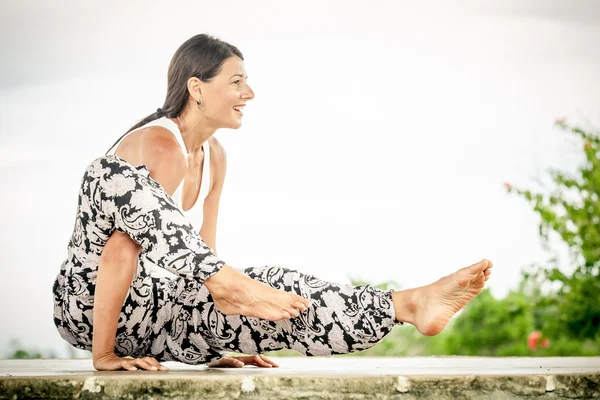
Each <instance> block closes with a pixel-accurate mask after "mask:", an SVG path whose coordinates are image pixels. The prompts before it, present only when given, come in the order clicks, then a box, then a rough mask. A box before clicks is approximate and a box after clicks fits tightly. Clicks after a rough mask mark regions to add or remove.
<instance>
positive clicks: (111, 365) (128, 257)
mask: <svg viewBox="0 0 600 400" xmlns="http://www.w3.org/2000/svg"><path fill="white" fill-rule="evenodd" d="M161 129H164V128H161ZM142 137H143V138H144V140H143V142H142V143H139V144H137V146H136V148H135V150H134V151H127V148H124V149H120V151H119V152H118V153H117V155H118V156H119V157H121V158H123V159H124V160H125V161H127V162H129V163H130V164H133V165H140V164H144V165H146V167H147V168H148V170H149V171H150V176H151V177H152V179H154V180H155V181H157V182H158V183H160V184H161V185H162V186H163V188H164V189H165V191H167V193H169V195H172V194H173V192H174V191H175V189H176V188H177V186H178V185H179V182H180V181H181V180H182V179H183V175H184V174H185V165H186V164H185V159H184V158H183V156H182V155H181V150H180V149H179V144H177V142H176V141H175V139H174V138H173V135H172V134H171V133H169V132H166V133H165V132H162V133H161V132H160V131H158V132H157V131H156V130H154V131H151V130H150V129H149V130H148V132H144V136H142ZM132 150H133V149H132ZM141 251H142V247H141V246H139V245H138V244H137V243H135V242H134V241H133V240H132V239H131V238H130V237H129V236H127V234H125V233H123V232H119V231H115V232H114V233H113V234H112V235H111V236H110V238H109V239H108V241H107V242H106V244H105V245H104V248H103V249H102V255H101V256H100V263H99V265H98V275H97V278H96V290H95V295H94V311H93V313H94V314H93V315H94V325H93V339H92V360H93V364H94V367H95V368H96V369H98V370H114V369H119V368H125V369H135V367H136V366H137V367H140V368H143V369H151V367H152V366H155V367H157V369H161V368H160V365H159V364H158V363H157V362H156V360H153V359H151V358H144V359H139V360H135V362H133V361H124V360H123V359H121V358H119V357H117V356H115V354H114V346H115V335H116V332H117V321H118V319H119V314H120V312H121V307H122V306H123V302H124V301H125V296H126V295H127V291H128V290H129V287H130V286H131V282H132V280H133V276H134V274H135V269H136V267H137V260H138V256H139V254H140V253H141Z"/></svg>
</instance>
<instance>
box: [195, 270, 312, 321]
mask: <svg viewBox="0 0 600 400" xmlns="http://www.w3.org/2000/svg"><path fill="white" fill-rule="evenodd" d="M204 285H205V286H206V288H207V289H208V291H209V292H210V294H211V296H212V298H213V301H214V302H215V306H216V307H217V309H218V310H219V311H221V312H222V313H223V314H225V315H245V316H247V317H256V318H262V319H266V320H269V321H278V320H281V319H290V318H292V317H297V316H298V315H299V311H298V310H300V311H304V310H305V309H307V308H308V307H310V301H309V300H308V299H306V298H304V297H302V296H298V295H297V294H295V293H289V292H284V291H283V290H278V289H275V288H272V287H271V286H269V285H266V284H264V283H262V282H259V281H257V280H254V279H252V278H250V277H248V276H247V275H245V274H243V273H241V272H240V271H238V270H236V269H234V268H231V267H230V266H228V265H225V266H224V267H223V268H221V270H220V271H219V272H217V273H216V274H214V275H213V276H211V277H210V278H208V279H207V280H205V281H204Z"/></svg>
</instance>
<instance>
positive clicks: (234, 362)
mask: <svg viewBox="0 0 600 400" xmlns="http://www.w3.org/2000/svg"><path fill="white" fill-rule="evenodd" d="M244 365H256V366H257V367H261V368H272V367H275V368H279V365H277V364H276V363H275V362H274V361H271V360H269V359H268V358H267V357H265V356H263V355H261V354H257V355H255V356H235V357H233V356H231V357H223V358H221V359H220V360H217V361H213V362H211V363H210V364H208V366H209V367H214V368H232V367H233V368H242V367H243V366H244Z"/></svg>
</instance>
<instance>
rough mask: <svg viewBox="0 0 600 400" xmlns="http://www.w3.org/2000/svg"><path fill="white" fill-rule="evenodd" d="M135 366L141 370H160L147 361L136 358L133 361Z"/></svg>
mask: <svg viewBox="0 0 600 400" xmlns="http://www.w3.org/2000/svg"><path fill="white" fill-rule="evenodd" d="M133 364H134V365H135V366H136V367H139V368H141V369H144V370H146V371H156V370H157V369H158V368H156V367H155V366H154V365H152V364H150V363H148V362H147V361H144V359H142V358H136V359H134V360H133Z"/></svg>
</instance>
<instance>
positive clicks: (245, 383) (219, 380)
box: [0, 374, 600, 400]
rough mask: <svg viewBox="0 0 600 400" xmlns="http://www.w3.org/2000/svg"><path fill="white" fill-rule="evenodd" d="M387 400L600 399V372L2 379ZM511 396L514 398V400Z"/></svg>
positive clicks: (45, 385)
mask: <svg viewBox="0 0 600 400" xmlns="http://www.w3.org/2000/svg"><path fill="white" fill-rule="evenodd" d="M374 393H376V394H377V395H378V396H379V397H382V398H391V397H394V398H402V397H406V398H413V397H421V396H423V397H431V398H439V399H444V398H457V397H464V396H465V395H471V396H472V395H474V394H480V395H486V396H492V395H493V394H502V395H505V396H506V395H508V396H512V397H519V396H544V395H546V394H548V395H553V396H554V397H555V398H556V397H563V398H590V397H600V374H565V375H527V376H507V375H495V376H494V375H485V376H481V375H477V376H475V375H465V376H455V375H452V376H430V375H429V376H379V377H373V376H365V377H339V376H336V377H318V376H315V377H310V376H299V377H289V376H288V377H285V376H249V375H223V376H214V375H213V376H210V377H208V376H194V375H192V374H186V375H176V376H174V377H170V376H168V375H164V376H160V377H159V376H154V377H152V378H150V377H149V376H148V375H133V374H131V375H127V376H126V375H123V376H120V377H113V376H106V377H102V376H85V377H84V376H71V377H65V376H62V377H48V376H44V377H0V399H11V400H12V399H15V398H38V399H57V398H61V399H106V398H110V399H112V398H114V399H119V398H136V399H137V398H140V399H151V398H162V397H165V398H194V397H198V398H204V399H220V398H223V399H231V398H239V397H243V398H247V399H253V398H257V399H258V398H261V399H264V398H265V396H268V397H275V398H290V399H296V398H298V399H300V398H307V397H314V398H326V399H338V398H347V397H348V396H350V395H363V396H364V395H373V394H374ZM509 398H510V397H509Z"/></svg>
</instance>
